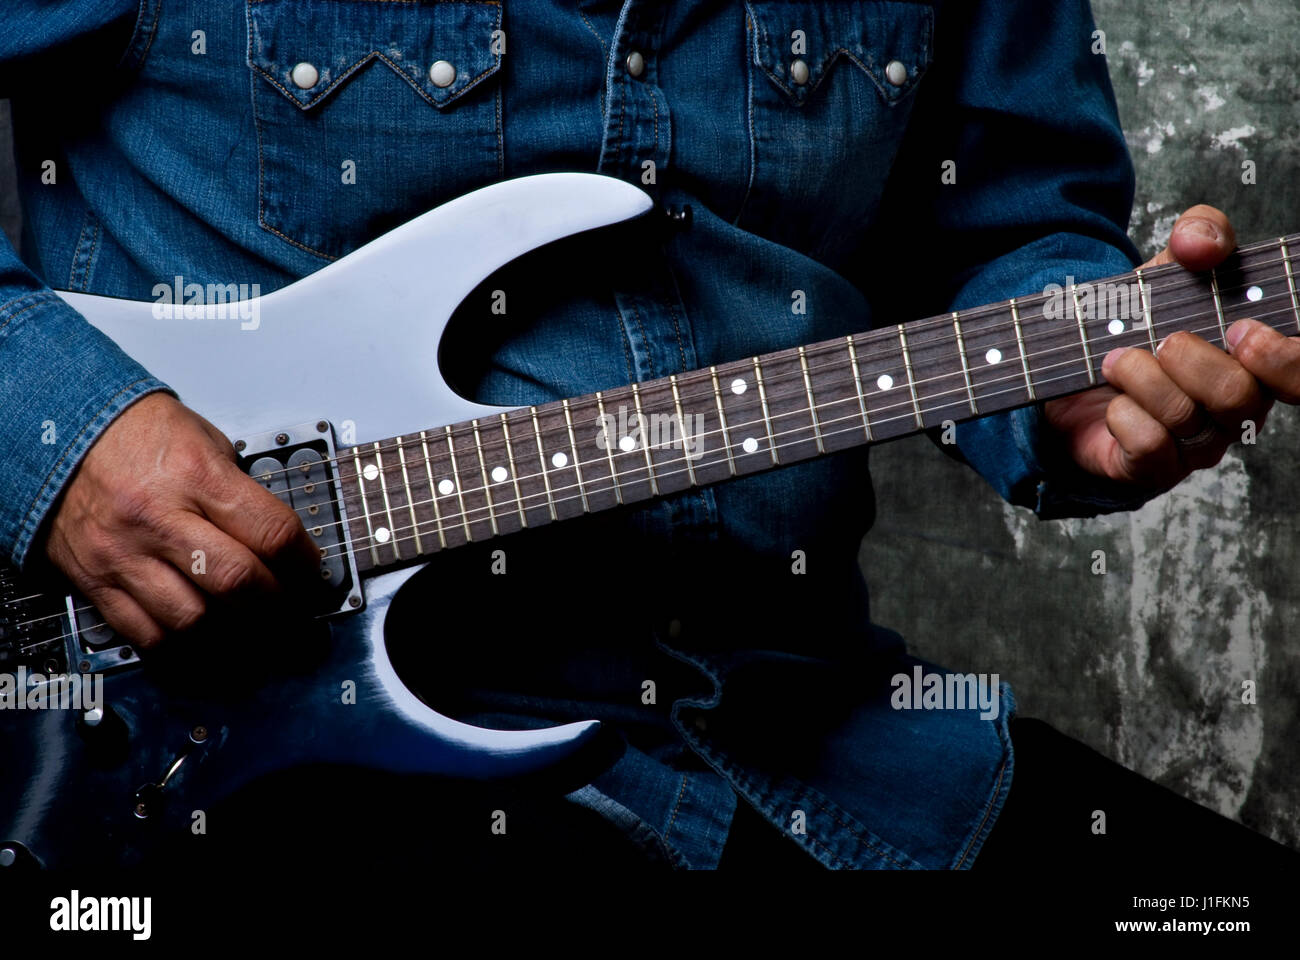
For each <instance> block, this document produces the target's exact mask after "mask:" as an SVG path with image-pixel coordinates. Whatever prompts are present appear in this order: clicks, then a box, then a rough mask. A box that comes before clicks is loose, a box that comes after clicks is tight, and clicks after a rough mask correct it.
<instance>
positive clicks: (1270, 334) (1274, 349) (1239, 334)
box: [1228, 320, 1300, 403]
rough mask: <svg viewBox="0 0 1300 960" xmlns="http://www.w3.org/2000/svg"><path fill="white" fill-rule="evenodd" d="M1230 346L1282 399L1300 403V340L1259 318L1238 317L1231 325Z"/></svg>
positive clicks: (1237, 357) (1245, 364)
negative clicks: (1286, 335) (1239, 318)
mask: <svg viewBox="0 0 1300 960" xmlns="http://www.w3.org/2000/svg"><path fill="white" fill-rule="evenodd" d="M1228 348H1229V350H1230V351H1231V353H1232V357H1233V359H1234V360H1236V361H1237V362H1239V363H1240V364H1241V365H1242V366H1243V367H1245V368H1246V369H1247V370H1249V371H1250V372H1251V373H1252V374H1253V375H1254V376H1256V377H1258V378H1259V379H1260V381H1261V382H1262V383H1263V384H1264V386H1266V387H1268V389H1269V390H1271V391H1272V392H1273V395H1274V396H1276V397H1277V398H1278V399H1279V400H1281V401H1282V402H1283V403H1300V340H1297V339H1295V338H1294V337H1285V336H1283V335H1282V334H1281V333H1279V332H1278V331H1276V330H1274V329H1273V328H1272V327H1270V326H1269V325H1268V324H1266V323H1260V322H1259V321H1258V320H1238V321H1237V322H1236V323H1234V324H1233V325H1232V326H1230V327H1229V328H1228Z"/></svg>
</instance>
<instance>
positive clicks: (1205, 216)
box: [1163, 204, 1237, 270]
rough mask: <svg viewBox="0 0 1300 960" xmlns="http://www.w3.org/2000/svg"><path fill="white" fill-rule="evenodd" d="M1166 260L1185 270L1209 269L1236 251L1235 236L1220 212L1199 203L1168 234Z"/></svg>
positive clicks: (1226, 218) (1180, 218) (1225, 217)
mask: <svg viewBox="0 0 1300 960" xmlns="http://www.w3.org/2000/svg"><path fill="white" fill-rule="evenodd" d="M1166 249H1167V252H1168V253H1169V254H1170V257H1169V259H1168V260H1165V261H1163V262H1166V263H1168V262H1171V261H1174V260H1176V261H1177V262H1178V263H1181V264H1182V265H1183V266H1184V267H1186V268H1187V269H1188V270H1209V269H1210V268H1211V267H1214V266H1218V265H1219V264H1220V263H1222V262H1223V260H1224V258H1226V257H1227V256H1228V254H1230V253H1232V251H1233V250H1235V249H1237V234H1236V232H1235V231H1234V230H1233V229H1232V224H1231V223H1229V222H1228V217H1227V215H1226V214H1224V213H1223V211H1222V210H1217V209H1215V208H1214V207H1210V206H1206V205H1205V204H1199V205H1197V206H1195V207H1192V208H1191V209H1190V210H1187V211H1185V212H1184V213H1183V215H1182V216H1181V217H1179V218H1178V222H1177V223H1175V224H1174V229H1173V232H1172V233H1170V235H1169V246H1168V247H1167V248H1166Z"/></svg>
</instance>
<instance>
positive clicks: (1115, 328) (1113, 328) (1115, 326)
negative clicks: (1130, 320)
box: [1106, 320, 1124, 337]
mask: <svg viewBox="0 0 1300 960" xmlns="http://www.w3.org/2000/svg"><path fill="white" fill-rule="evenodd" d="M1106 329H1107V330H1109V331H1110V335H1111V336H1112V337H1117V336H1119V335H1120V334H1121V333H1123V332H1124V321H1123V320H1112V321H1111V322H1110V323H1108V324H1106Z"/></svg>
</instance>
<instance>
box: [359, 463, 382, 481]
mask: <svg viewBox="0 0 1300 960" xmlns="http://www.w3.org/2000/svg"><path fill="white" fill-rule="evenodd" d="M361 475H362V476H363V477H365V478H366V479H367V480H374V479H376V478H377V477H378V476H379V468H378V467H376V466H375V465H374V464H373V463H367V464H366V465H365V466H364V467H362V468H361Z"/></svg>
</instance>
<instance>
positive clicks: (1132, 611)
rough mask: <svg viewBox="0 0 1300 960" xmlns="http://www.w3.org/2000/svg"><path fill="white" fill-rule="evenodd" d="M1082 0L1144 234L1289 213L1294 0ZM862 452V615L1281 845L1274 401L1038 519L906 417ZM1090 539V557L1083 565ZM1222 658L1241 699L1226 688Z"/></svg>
mask: <svg viewBox="0 0 1300 960" xmlns="http://www.w3.org/2000/svg"><path fill="white" fill-rule="evenodd" d="M1093 6H1094V10H1095V13H1096V18H1097V22H1098V26H1099V27H1100V28H1101V29H1102V30H1104V31H1105V34H1106V43H1107V49H1108V52H1109V60H1110V72H1111V76H1112V78H1113V81H1114V85H1115V93H1116V96H1117V98H1118V100H1119V105H1120V114H1121V117H1122V119H1123V122H1124V129H1125V130H1126V131H1127V134H1128V141H1129V146H1130V149H1131V150H1132V153H1133V158H1134V163H1135V165H1136V167H1137V179H1138V194H1137V202H1136V203H1135V204H1134V210H1133V227H1132V236H1133V239H1134V242H1135V243H1137V245H1138V247H1139V249H1141V250H1142V251H1143V253H1144V255H1151V254H1154V253H1155V252H1156V251H1157V250H1158V249H1160V248H1161V247H1162V246H1163V245H1164V243H1165V240H1166V239H1167V237H1168V233H1169V229H1170V227H1171V226H1172V225H1173V222H1174V219H1175V217H1176V216H1177V214H1178V213H1179V212H1180V211H1182V210H1183V209H1185V208H1186V207H1189V206H1191V205H1192V204H1195V203H1201V202H1204V203H1211V204H1214V205H1215V206H1218V207H1221V208H1223V209H1224V210H1226V211H1227V212H1228V213H1229V214H1230V216H1231V217H1232V218H1233V221H1234V223H1235V225H1236V227H1237V230H1238V237H1239V239H1240V240H1241V241H1242V242H1249V241H1254V240H1263V239H1268V238H1272V237H1277V236H1281V235H1283V234H1285V233H1290V232H1295V231H1300V202H1298V201H1300V105H1298V101H1300V97H1298V93H1300V90H1298V89H1297V88H1298V87H1300V76H1298V74H1297V69H1296V50H1297V48H1298V47H1300V22H1298V18H1297V16H1296V14H1297V5H1296V3H1295V0H1255V2H1239V3H1224V2H1222V0H1159V2H1148V3H1141V4H1135V3H1132V2H1128V0H1093ZM1063 106H1064V105H1063ZM1245 160H1253V161H1254V162H1255V164H1256V177H1257V183H1256V185H1254V186H1248V185H1245V184H1243V183H1242V172H1243V171H1242V162H1243V161H1245ZM872 467H873V469H872V473H873V476H874V477H875V478H876V483H877V487H878V491H879V495H880V507H881V520H880V522H879V524H878V525H877V527H876V529H875V530H873V531H872V533H871V534H870V535H869V536H868V537H867V538H866V541H865V542H864V545H863V552H862V560H863V568H864V570H865V571H866V574H867V578H868V580H869V582H870V583H871V585H872V587H873V589H874V592H875V616H876V619H877V620H879V621H880V622H881V623H884V624H886V625H888V626H892V627H894V628H895V629H898V630H900V631H901V632H902V633H903V634H904V635H905V636H906V637H908V639H909V642H910V643H911V645H912V647H913V649H914V650H916V651H917V652H918V654H919V655H921V656H925V657H927V658H930V659H933V660H935V661H937V662H939V663H943V664H945V665H947V666H950V667H952V668H955V669H962V670H973V671H979V672H998V673H1000V674H1001V675H1002V677H1003V678H1004V679H1009V680H1010V681H1011V682H1012V683H1013V685H1014V687H1015V689H1016V692H1017V697H1018V701H1019V705H1020V710H1021V712H1022V713H1024V714H1026V715H1035V716H1039V717H1042V718H1044V719H1046V720H1048V721H1050V722H1052V723H1054V724H1055V725H1056V726H1058V727H1059V728H1061V729H1062V730H1064V731H1065V732H1067V733H1069V734H1071V735H1073V736H1076V737H1078V738H1080V739H1082V740H1084V741H1086V742H1087V743H1089V744H1091V745H1092V746H1094V747H1096V748H1097V749H1099V750H1101V751H1102V752H1103V753H1105V754H1107V755H1109V756H1111V757H1113V758H1114V759H1116V760H1118V761H1120V762H1121V763H1123V764H1125V765H1126V766H1128V767H1130V768H1132V769H1133V770H1136V771H1138V772H1139V773H1141V774H1143V775H1145V776H1147V777H1150V778H1152V779H1154V780H1156V781H1158V782H1160V783H1162V784H1165V785H1166V786H1168V787H1170V788H1172V789H1174V790H1176V791H1177V792H1179V793H1181V794H1183V795H1185V796H1187V797H1190V798H1192V799H1193V800H1196V801H1197V802H1199V803H1202V804H1204V805H1206V806H1208V807H1211V808H1213V809H1215V810H1218V811H1220V812H1221V813H1224V814H1226V815H1228V816H1230V817H1233V818H1235V819H1237V820H1239V821H1241V822H1242V823H1245V824H1246V825H1248V826H1250V827H1252V828H1254V829H1256V830H1259V831H1261V832H1263V833H1266V834H1268V835H1269V836H1272V837H1274V838H1275V839H1277V840H1279V841H1282V842H1284V843H1287V844H1289V845H1290V846H1292V847H1297V848H1300V711H1297V708H1296V704H1297V702H1298V701H1300V649H1298V644H1297V642H1296V641H1297V633H1298V631H1297V624H1300V498H1298V497H1297V493H1298V492H1300V483H1298V482H1297V481H1298V480H1300V418H1298V417H1297V416H1296V413H1295V411H1294V410H1291V409H1279V410H1278V411H1276V412H1275V413H1274V414H1273V416H1272V417H1271V419H1270V421H1269V424H1268V428H1267V430H1266V431H1265V432H1264V434H1263V435H1262V436H1261V437H1260V441H1259V443H1258V445H1256V446H1253V447H1238V448H1236V449H1234V450H1233V451H1232V452H1231V453H1230V454H1229V455H1228V457H1227V459H1226V460H1225V461H1224V462H1223V463H1222V464H1221V465H1220V466H1219V468H1218V469H1216V470H1214V471H1212V472H1209V473H1205V474H1202V475H1200V476H1196V477H1194V478H1192V479H1191V480H1189V481H1188V482H1186V483H1184V484H1183V485H1182V486H1180V487H1179V488H1178V489H1177V490H1176V491H1174V492H1172V493H1170V494H1167V495H1166V496H1164V497H1161V498H1160V499H1158V500H1156V501H1154V502H1153V503H1151V504H1149V505H1148V506H1147V507H1146V508H1145V509H1143V510H1141V511H1139V512H1137V513H1133V514H1122V515H1119V516H1112V517H1106V518H1101V519H1097V520H1089V521H1072V522H1066V523H1046V524H1045V523H1040V522H1039V521H1037V520H1035V519H1033V518H1032V517H1030V516H1029V515H1028V514H1025V513H1024V512H1022V511H1016V510H1013V509H1012V508H1010V507H1007V506H1005V505H1003V504H1002V502H1001V501H1000V500H999V499H998V498H997V497H996V496H995V495H993V494H992V493H990V492H989V491H988V490H987V489H982V488H981V487H980V486H978V485H977V484H976V483H972V481H971V479H970V477H971V476H973V474H971V473H970V471H968V470H965V469H964V468H962V467H960V466H958V465H956V464H954V463H952V462H950V461H949V460H947V458H945V457H943V456H942V455H941V454H940V453H939V452H938V451H937V450H936V449H935V448H934V447H933V446H932V445H931V444H930V443H929V441H927V440H924V439H912V440H908V441H903V442H900V443H897V444H893V445H888V446H885V447H882V448H880V449H879V450H877V451H875V453H874V454H873V461H872ZM1094 550H1104V551H1105V553H1106V562H1107V566H1108V570H1109V572H1108V573H1107V574H1106V575H1105V576H1094V575H1093V574H1092V573H1091V572H1090V567H1091V563H1092V552H1093V551H1094ZM1245 679H1253V680H1255V681H1256V682H1257V685H1258V700H1259V702H1258V704H1257V705H1255V706H1248V705H1244V704H1242V702H1241V690H1242V681H1243V680H1245Z"/></svg>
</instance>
